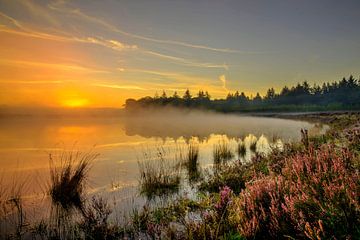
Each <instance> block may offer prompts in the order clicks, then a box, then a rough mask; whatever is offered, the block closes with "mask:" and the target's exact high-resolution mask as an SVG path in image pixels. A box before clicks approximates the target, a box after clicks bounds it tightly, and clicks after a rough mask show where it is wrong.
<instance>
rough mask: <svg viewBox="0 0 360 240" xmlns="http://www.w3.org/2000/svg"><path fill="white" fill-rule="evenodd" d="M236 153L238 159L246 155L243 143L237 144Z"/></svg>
mask: <svg viewBox="0 0 360 240" xmlns="http://www.w3.org/2000/svg"><path fill="white" fill-rule="evenodd" d="M237 153H238V157H239V158H243V157H244V156H245V155H246V145H245V143H244V142H243V141H239V142H238V147H237Z"/></svg>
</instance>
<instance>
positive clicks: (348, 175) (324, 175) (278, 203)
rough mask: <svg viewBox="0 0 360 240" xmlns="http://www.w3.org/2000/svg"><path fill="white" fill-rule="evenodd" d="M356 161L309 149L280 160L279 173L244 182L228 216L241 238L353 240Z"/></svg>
mask: <svg viewBox="0 0 360 240" xmlns="http://www.w3.org/2000/svg"><path fill="white" fill-rule="evenodd" d="M358 161H359V158H358V157H357V156H355V155H354V154H353V153H351V152H350V151H349V150H347V149H341V150H336V149H334V148H333V147H332V146H326V145H325V146H323V147H322V148H321V149H318V150H314V149H312V148H310V149H309V151H307V152H303V153H299V154H296V155H294V156H290V157H288V158H286V159H285V165H284V167H283V169H282V171H281V172H282V174H281V175H276V174H271V175H270V176H267V177H263V178H260V179H257V180H254V181H253V182H249V183H248V184H247V186H246V188H245V189H244V190H243V191H242V192H241V194H240V196H239V198H238V199H237V200H236V201H235V204H234V206H236V207H234V209H233V211H232V218H233V219H234V221H235V222H236V223H237V228H238V230H239V232H240V233H241V234H242V235H243V236H245V237H247V238H254V237H255V238H268V236H271V237H272V238H275V237H276V238H281V237H283V238H286V237H288V236H292V237H294V238H308V239H323V238H325V239H329V238H332V239H333V238H336V239H344V238H347V239H359V238H360V227H359V226H360V187H359V181H360V178H359V169H358V168H356V166H358V163H356V162H358Z"/></svg>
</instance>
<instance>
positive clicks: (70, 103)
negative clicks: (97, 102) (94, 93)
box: [62, 98, 89, 108]
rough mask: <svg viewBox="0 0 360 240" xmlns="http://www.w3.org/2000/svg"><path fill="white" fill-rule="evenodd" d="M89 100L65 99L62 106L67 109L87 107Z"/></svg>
mask: <svg viewBox="0 0 360 240" xmlns="http://www.w3.org/2000/svg"><path fill="white" fill-rule="evenodd" d="M88 103H89V100H88V99H86V98H71V99H65V100H64V101H63V102H62V105H63V106H65V107H71V108H75V107H85V106H86V105H88Z"/></svg>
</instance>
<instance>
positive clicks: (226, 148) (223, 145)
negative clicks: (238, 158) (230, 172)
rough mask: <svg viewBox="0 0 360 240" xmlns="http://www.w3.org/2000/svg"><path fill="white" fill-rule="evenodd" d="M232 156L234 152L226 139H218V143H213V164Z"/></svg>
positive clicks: (222, 161)
mask: <svg viewBox="0 0 360 240" xmlns="http://www.w3.org/2000/svg"><path fill="white" fill-rule="evenodd" d="M233 157H234V153H233V152H232V150H231V147H230V144H229V142H228V141H225V140H221V141H219V143H218V144H216V145H214V148H213V158H214V164H215V165H219V164H221V163H224V162H226V161H227V160H230V159H231V158H233Z"/></svg>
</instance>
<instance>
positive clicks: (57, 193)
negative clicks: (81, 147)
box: [48, 151, 98, 239]
mask: <svg viewBox="0 0 360 240" xmlns="http://www.w3.org/2000/svg"><path fill="white" fill-rule="evenodd" d="M97 156H98V154H97V153H93V152H87V153H82V152H79V151H76V152H74V151H63V152H61V153H57V154H55V155H53V154H50V155H49V163H50V184H49V186H48V194H49V196H50V199H51V203H52V208H51V214H50V215H51V218H50V220H51V222H52V223H51V224H52V228H53V229H54V233H52V235H53V236H54V237H56V238H60V239H73V238H75V237H76V234H77V230H76V229H74V228H73V226H74V223H73V222H72V217H73V214H74V213H75V211H77V212H79V213H80V214H81V215H84V213H85V211H84V210H85V209H84V203H85V188H86V185H87V178H88V172H89V170H90V167H91V163H92V162H93V161H94V160H95V159H96V157H97Z"/></svg>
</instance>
